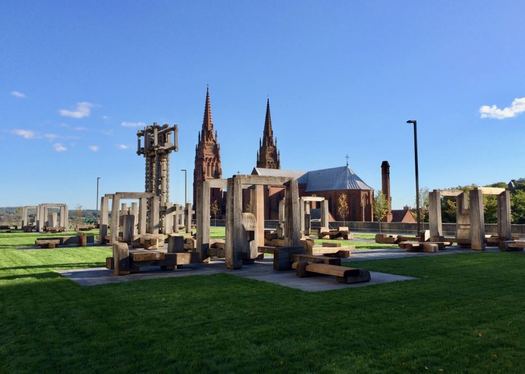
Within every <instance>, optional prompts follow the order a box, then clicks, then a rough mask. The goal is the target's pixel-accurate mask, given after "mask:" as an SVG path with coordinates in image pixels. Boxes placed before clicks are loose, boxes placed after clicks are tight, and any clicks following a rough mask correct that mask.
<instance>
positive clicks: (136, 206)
mask: <svg viewBox="0 0 525 374" xmlns="http://www.w3.org/2000/svg"><path fill="white" fill-rule="evenodd" d="M129 214H131V215H132V216H133V217H135V219H134V220H133V221H134V223H133V237H136V236H137V234H138V229H137V222H138V221H139V204H138V203H137V202H136V201H134V202H132V203H131V208H130V211H129Z"/></svg>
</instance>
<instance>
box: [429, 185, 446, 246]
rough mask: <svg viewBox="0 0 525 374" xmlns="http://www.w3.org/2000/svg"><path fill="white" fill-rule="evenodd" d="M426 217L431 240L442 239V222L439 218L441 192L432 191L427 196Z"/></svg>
mask: <svg viewBox="0 0 525 374" xmlns="http://www.w3.org/2000/svg"><path fill="white" fill-rule="evenodd" d="M428 215H429V228H430V238H431V240H435V241H437V240H440V238H441V237H443V220H442V218H441V192H440V191H439V190H434V191H432V192H430V193H429V194H428Z"/></svg>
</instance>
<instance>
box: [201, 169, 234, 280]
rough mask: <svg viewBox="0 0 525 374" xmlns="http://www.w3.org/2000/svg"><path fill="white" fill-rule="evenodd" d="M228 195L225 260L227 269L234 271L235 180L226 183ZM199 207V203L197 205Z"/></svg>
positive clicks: (229, 179) (230, 179)
mask: <svg viewBox="0 0 525 374" xmlns="http://www.w3.org/2000/svg"><path fill="white" fill-rule="evenodd" d="M226 186H227V191H228V192H227V193H226V219H225V226H226V238H225V245H224V258H225V264H226V267H227V268H228V269H230V270H233V269H234V268H235V266H238V263H236V261H235V257H234V256H235V253H234V244H233V220H234V219H233V179H232V178H228V180H227V182H226ZM197 207H199V203H197ZM197 209H198V208H197Z"/></svg>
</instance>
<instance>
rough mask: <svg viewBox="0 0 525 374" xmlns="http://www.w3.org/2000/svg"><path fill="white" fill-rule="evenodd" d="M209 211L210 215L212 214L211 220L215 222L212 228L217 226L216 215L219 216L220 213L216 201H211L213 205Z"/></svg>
mask: <svg viewBox="0 0 525 374" xmlns="http://www.w3.org/2000/svg"><path fill="white" fill-rule="evenodd" d="M210 211H211V214H213V220H214V221H215V223H214V226H217V214H219V211H220V208H219V202H218V201H217V200H213V203H211V205H210Z"/></svg>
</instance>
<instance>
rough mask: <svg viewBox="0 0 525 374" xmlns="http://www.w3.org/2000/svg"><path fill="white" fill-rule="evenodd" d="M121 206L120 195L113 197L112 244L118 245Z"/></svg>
mask: <svg viewBox="0 0 525 374" xmlns="http://www.w3.org/2000/svg"><path fill="white" fill-rule="evenodd" d="M119 205H120V196H119V195H118V194H115V195H113V200H112V201H111V244H113V245H114V244H116V243H117V241H118V234H119V218H120V217H119Z"/></svg>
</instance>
